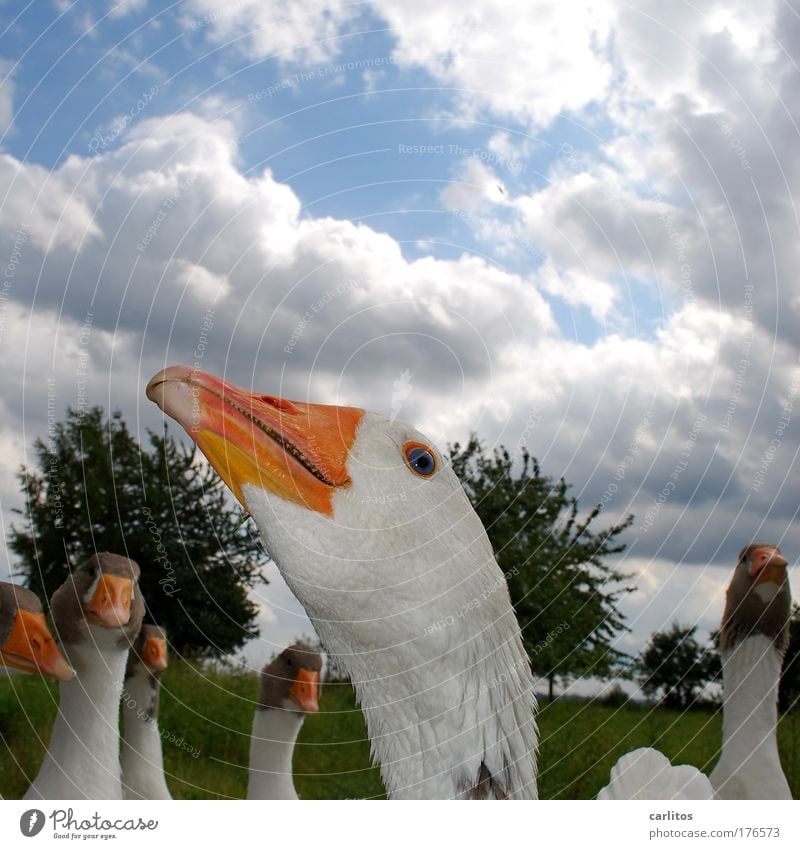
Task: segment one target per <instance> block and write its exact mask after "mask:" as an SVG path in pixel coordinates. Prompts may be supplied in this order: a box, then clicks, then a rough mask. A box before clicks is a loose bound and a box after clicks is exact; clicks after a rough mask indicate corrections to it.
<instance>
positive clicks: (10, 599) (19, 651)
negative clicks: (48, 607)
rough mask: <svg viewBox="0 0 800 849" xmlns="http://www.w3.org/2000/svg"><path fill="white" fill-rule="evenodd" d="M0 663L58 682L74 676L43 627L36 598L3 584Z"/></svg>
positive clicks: (49, 634)
mask: <svg viewBox="0 0 800 849" xmlns="http://www.w3.org/2000/svg"><path fill="white" fill-rule="evenodd" d="M0 663H2V665H3V666H5V667H6V668H7V669H11V670H15V671H19V672H30V673H35V674H39V675H49V676H51V677H52V678H56V679H58V680H59V681H69V680H70V679H71V678H72V677H73V676H74V675H75V673H74V672H73V670H72V668H71V667H70V665H69V664H68V663H67V662H66V660H64V657H63V655H62V654H61V650H60V649H59V648H58V645H57V644H56V641H55V640H54V639H53V635H52V634H51V633H50V630H49V628H48V627H47V623H46V622H45V618H44V613H43V611H42V603H41V601H39V598H38V596H37V595H36V594H35V593H33V592H31V591H30V590H28V589H25V587H19V586H17V585H16V584H11V583H7V582H2V583H0Z"/></svg>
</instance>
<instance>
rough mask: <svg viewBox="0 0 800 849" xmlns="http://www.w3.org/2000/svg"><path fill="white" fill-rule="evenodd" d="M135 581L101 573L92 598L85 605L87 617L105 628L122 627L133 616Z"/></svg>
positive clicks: (94, 623)
mask: <svg viewBox="0 0 800 849" xmlns="http://www.w3.org/2000/svg"><path fill="white" fill-rule="evenodd" d="M132 597H133V581H132V580H131V579H130V578H121V577H118V576H117V575H107V574H105V572H103V573H101V575H100V578H99V579H98V581H97V587H96V588H95V591H94V594H93V595H92V597H91V599H90V600H89V601H88V602H87V603H86V604H85V605H84V608H83V609H84V611H85V613H86V619H87V621H88V622H91V623H92V624H93V625H102V626H103V627H105V628H122V627H123V626H125V625H127V624H128V622H129V621H130V618H131V598H132Z"/></svg>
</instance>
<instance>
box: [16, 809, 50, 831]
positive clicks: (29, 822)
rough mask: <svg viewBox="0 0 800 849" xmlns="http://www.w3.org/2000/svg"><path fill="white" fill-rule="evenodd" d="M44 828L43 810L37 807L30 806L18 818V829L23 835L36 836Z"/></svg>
mask: <svg viewBox="0 0 800 849" xmlns="http://www.w3.org/2000/svg"><path fill="white" fill-rule="evenodd" d="M43 828H44V812H43V811H40V810H39V809H38V808H31V809H30V810H29V811H25V813H24V814H23V815H22V816H21V817H20V818H19V830H20V831H21V832H22V833H23V834H24V835H25V837H36V835H37V834H38V833H39V832H40V831H41V830H42V829H43Z"/></svg>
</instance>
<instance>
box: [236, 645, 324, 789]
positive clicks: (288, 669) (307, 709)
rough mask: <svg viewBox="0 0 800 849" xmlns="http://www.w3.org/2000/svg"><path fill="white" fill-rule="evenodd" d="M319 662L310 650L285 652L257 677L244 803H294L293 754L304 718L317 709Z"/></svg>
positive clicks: (294, 648)
mask: <svg viewBox="0 0 800 849" xmlns="http://www.w3.org/2000/svg"><path fill="white" fill-rule="evenodd" d="M321 670H322V658H321V657H320V655H319V653H318V652H315V651H314V650H313V649H311V648H309V647H308V646H304V645H300V644H299V643H298V644H295V645H292V646H289V647H288V648H285V649H284V650H283V651H282V652H281V653H280V654H279V655H278V656H277V657H276V658H275V659H274V660H272V661H271V662H270V663H268V664H267V665H266V666H265V667H264V669H263V670H262V672H261V687H260V692H259V699H258V707H257V708H256V713H255V716H254V717H253V732H252V734H251V737H250V774H249V780H248V784H247V798H248V799H297V793H296V792H295V789H294V781H293V780H292V755H293V753H294V744H295V741H296V740H297V735H298V734H299V733H300V729H301V728H302V726H303V721H304V720H305V718H306V714H308V713H316V712H317V711H318V710H319V675H320V671H321Z"/></svg>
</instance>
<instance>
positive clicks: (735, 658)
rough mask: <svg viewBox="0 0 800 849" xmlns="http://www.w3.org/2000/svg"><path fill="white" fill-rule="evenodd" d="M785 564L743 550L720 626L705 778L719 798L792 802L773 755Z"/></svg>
mask: <svg viewBox="0 0 800 849" xmlns="http://www.w3.org/2000/svg"><path fill="white" fill-rule="evenodd" d="M786 566H787V561H786V560H785V558H784V557H783V556H782V555H781V553H780V549H778V548H777V546H773V545H760V544H754V545H751V546H748V547H747V548H745V549H744V550H743V551H742V553H741V555H740V557H739V563H738V565H737V567H736V570H735V572H734V576H733V578H732V580H731V583H730V585H729V587H728V593H727V601H726V606H725V614H724V616H723V620H722V631H721V641H722V679H723V688H724V700H723V713H722V753H721V755H720V759H719V762H718V763H717V765H716V767H715V768H714V771H713V772H712V773H711V783H712V784H713V786H714V789H715V793H716V796H717V798H719V799H791V798H792V794H791V791H790V789H789V783H788V781H787V780H786V776H785V774H784V772H783V769H782V767H781V762H780V757H779V755H778V739H777V723H778V685H779V683H780V674H781V666H782V664H783V656H784V654H785V652H786V648H787V646H788V642H789V618H790V616H791V594H790V590H789V582H788V579H787V575H786Z"/></svg>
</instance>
